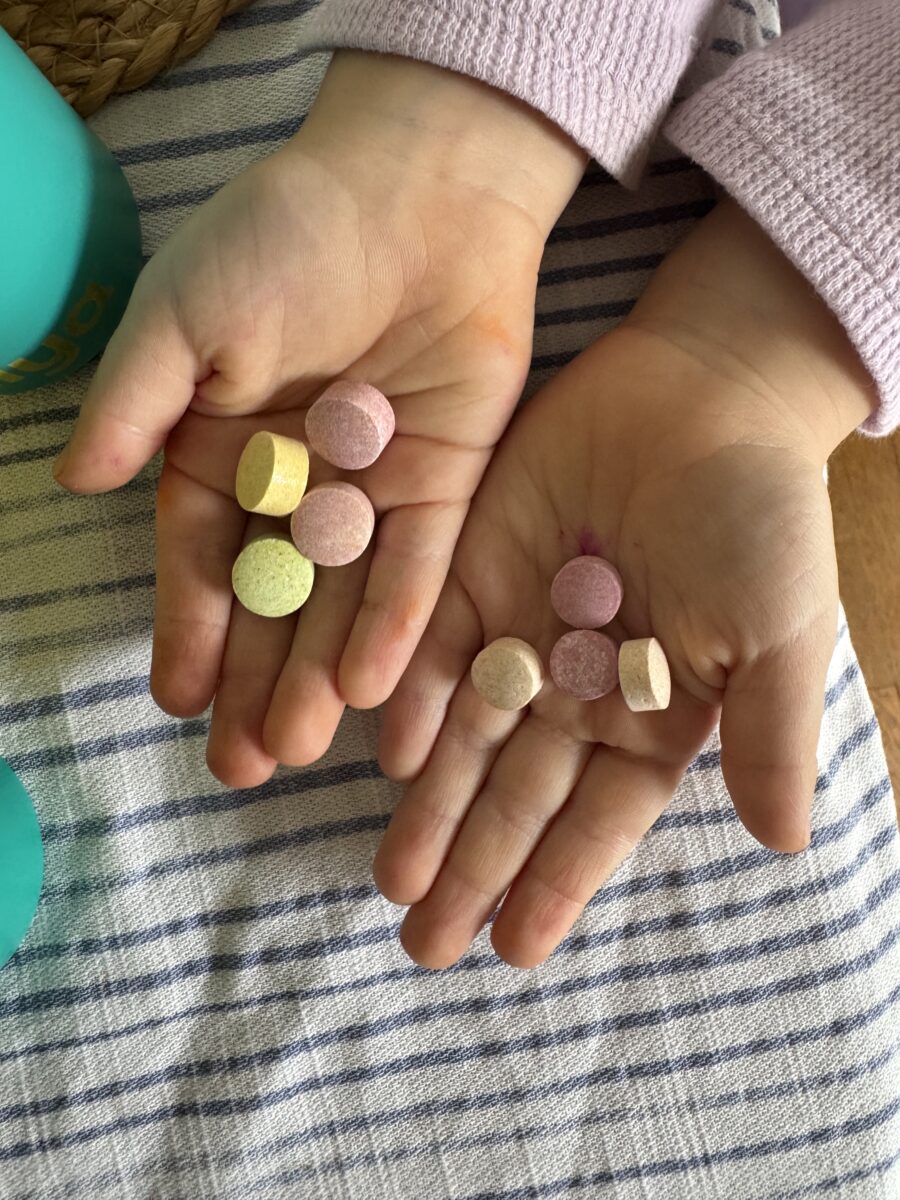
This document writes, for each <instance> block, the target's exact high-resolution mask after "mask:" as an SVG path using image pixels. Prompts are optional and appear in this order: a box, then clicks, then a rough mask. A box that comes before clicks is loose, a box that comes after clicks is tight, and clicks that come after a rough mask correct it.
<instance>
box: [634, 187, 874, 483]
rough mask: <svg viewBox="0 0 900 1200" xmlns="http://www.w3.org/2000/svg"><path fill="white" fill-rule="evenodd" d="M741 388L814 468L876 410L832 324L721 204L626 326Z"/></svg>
mask: <svg viewBox="0 0 900 1200" xmlns="http://www.w3.org/2000/svg"><path fill="white" fill-rule="evenodd" d="M630 319H633V320H634V322H635V323H636V324H642V323H644V324H648V323H649V324H656V325H658V324H662V325H665V326H666V328H667V329H668V330H670V331H671V332H672V336H673V337H674V338H675V339H676V340H678V341H679V342H680V343H681V344H682V345H683V346H684V348H685V349H687V350H688V351H691V352H697V353H699V354H701V355H702V356H703V357H705V358H706V359H707V360H708V361H711V362H712V364H713V365H714V366H715V368H716V369H717V370H719V371H720V372H721V373H722V374H724V375H727V377H728V378H729V379H732V380H738V381H740V382H741V383H742V384H743V385H744V386H745V387H746V388H747V389H748V390H749V391H752V392H753V393H754V395H755V396H757V397H759V398H760V399H761V400H767V401H768V402H769V405H770V408H769V410H768V411H771V412H773V413H774V414H775V416H776V418H777V419H780V420H781V421H782V422H783V427H784V429H785V430H786V431H787V432H789V433H790V432H793V433H795V434H796V436H797V437H798V438H800V439H801V440H802V441H804V442H805V446H806V449H808V450H809V452H810V453H812V454H813V455H814V456H815V457H816V459H817V460H821V461H822V462H823V463H824V461H825V460H826V459H827V458H828V456H829V455H830V454H831V452H832V451H833V450H834V449H835V447H836V446H837V445H838V444H839V443H840V442H841V441H843V439H844V438H845V437H847V436H848V435H849V434H850V433H851V432H852V431H853V430H854V429H855V428H856V427H857V426H858V425H860V424H861V423H862V422H863V421H864V420H865V419H866V418H867V417H868V416H869V414H870V413H871V411H872V409H873V408H874V407H875V404H876V403H877V395H876V391H875V386H874V384H873V381H872V379H871V377H870V375H869V374H868V372H867V371H866V369H865V367H864V366H863V364H862V362H861V360H860V358H859V356H858V354H857V352H856V349H855V347H854V346H853V344H852V343H851V341H850V339H849V337H848V335H847V333H846V331H845V330H844V328H843V327H842V326H841V324H840V323H839V321H838V320H837V318H836V317H835V316H834V314H833V313H832V312H831V310H830V309H829V308H828V306H827V305H826V304H825V302H824V300H822V299H821V297H820V296H819V295H818V294H817V293H816V292H815V290H814V289H813V288H812V286H811V285H810V284H809V282H808V281H807V279H806V278H805V277H804V276H803V275H802V274H801V273H800V271H798V270H797V268H796V267H794V265H793V264H792V263H791V262H790V260H789V259H788V258H787V257H786V256H785V255H784V254H783V253H782V252H781V250H779V248H778V247H777V246H776V245H775V243H774V242H772V240H771V239H770V238H769V237H768V235H767V234H766V233H765V231H764V230H763V229H761V228H760V226H759V225H758V224H757V223H756V222H755V221H754V220H753V219H752V218H751V217H750V216H749V215H748V214H747V213H746V212H744V210H743V209H741V208H740V207H739V206H738V205H737V204H735V203H734V202H733V201H731V200H725V201H723V202H722V203H720V204H719V205H718V206H717V208H716V209H715V210H714V211H713V212H712V213H711V214H710V215H709V216H708V217H706V218H705V219H704V220H703V221H701V222H700V223H699V224H698V225H697V226H696V227H695V229H694V230H693V231H692V232H691V234H690V235H689V236H688V237H687V238H686V239H685V241H684V242H683V243H682V244H681V245H680V246H679V247H678V249H677V250H676V251H674V252H673V254H672V255H671V256H670V257H669V259H668V260H667V261H666V262H665V263H664V264H663V266H662V267H661V268H660V271H659V272H658V273H657V276H656V277H655V278H654V280H653V282H652V283H651V285H650V287H649V288H648V289H647V292H646V293H645V296H644V297H643V298H642V300H641V302H640V304H639V305H638V306H637V307H636V308H635V310H634V313H633V316H632V318H630Z"/></svg>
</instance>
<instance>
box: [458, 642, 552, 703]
mask: <svg viewBox="0 0 900 1200" xmlns="http://www.w3.org/2000/svg"><path fill="white" fill-rule="evenodd" d="M472 683H473V684H474V687H475V691H476V692H477V693H478V695H479V696H481V698H482V700H486V701H487V703H488V704H490V705H491V707H492V708H502V709H504V710H506V711H508V712H513V711H515V710H516V709H519V708H524V707H525V706H526V705H527V704H530V703H531V701H532V700H533V699H534V698H535V696H536V695H537V694H538V692H539V691H540V690H541V688H542V687H543V686H544V668H543V665H542V663H541V658H540V655H539V654H538V652H537V651H536V650H535V649H534V648H533V647H532V646H529V645H528V643H527V642H523V641H522V640H521V638H514V637H502V638H497V640H496V641H493V642H491V644H490V645H489V646H485V648H484V649H483V650H482V651H481V653H480V654H479V655H478V657H477V658H476V659H475V661H474V662H473V663H472Z"/></svg>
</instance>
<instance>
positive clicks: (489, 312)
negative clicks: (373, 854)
mask: <svg viewBox="0 0 900 1200" xmlns="http://www.w3.org/2000/svg"><path fill="white" fill-rule="evenodd" d="M583 166H584V158H583V156H582V154H581V152H580V151H578V150H577V148H576V147H575V146H574V144H572V143H571V142H570V141H569V140H568V139H567V138H566V137H565V136H564V135H562V134H561V133H560V132H559V131H558V130H557V129H556V128H555V127H553V126H551V125H550V124H549V123H548V122H546V121H545V120H544V119H543V118H542V117H540V116H539V115H537V114H536V113H533V112H532V111H531V110H529V109H526V108H525V107H524V106H522V105H519V104H518V103H517V102H515V101H513V100H511V99H509V98H508V97H506V96H504V95H502V94H501V93H499V92H495V91H493V90H491V89H489V88H487V87H484V86H483V85H481V84H478V83H475V82H473V81H471V80H468V79H464V78H463V77H461V76H456V75H453V74H451V73H449V72H445V71H441V70H439V69H437V68H433V67H429V66H425V65H422V64H419V63H414V62H409V61H405V60H400V59H392V58H388V57H383V56H374V55H365V54H353V53H347V54H339V55H337V56H336V58H335V60H334V61H333V63H332V66H331V68H330V69H329V72H328V74H327V76H326V79H325V82H324V84H323V87H322V90H321V93H320V95H319V98H318V99H317V101H316V103H315V105H314V107H313V110H312V112H311V113H310V115H309V117H308V118H307V120H306V122H305V124H304V126H303V128H302V129H301V130H300V131H299V133H298V134H297V135H296V136H295V137H294V138H293V139H292V141H291V142H290V143H288V144H287V145H286V146H285V147H284V148H283V149H281V150H279V151H278V152H277V153H276V154H274V155H273V156H272V157H271V158H269V159H267V160H265V161H263V162H260V163H258V164H256V165H255V166H253V167H251V168H250V169H249V170H247V171H245V172H244V173H243V174H242V175H241V176H239V177H238V178H237V179H235V180H234V181H233V182H232V183H230V184H229V185H228V186H226V187H225V188H224V189H223V190H222V191H221V192H220V193H219V194H218V195H216V196H215V197H214V198H213V199H212V200H211V201H210V202H209V203H207V204H206V205H204V206H203V208H201V209H200V210H199V211H198V212H197V213H196V214H194V215H193V216H192V217H191V218H190V219H189V220H188V221H187V222H186V223H185V224H184V225H183V226H182V228H181V229H180V230H179V231H178V232H177V233H176V234H175V236H174V237H173V238H172V239H171V240H170V241H169V242H168V243H167V244H166V245H165V246H164V247H163V248H162V250H161V251H160V252H159V253H158V254H157V255H156V256H155V257H154V258H153V260H152V261H151V263H150V264H149V265H148V267H147V269H146V270H145V272H144V274H143V275H142V277H141V279H140V281H139V283H138V286H137V289H136V291H135V293H134V296H133V298H132V301H131V304H130V306H129V309H128V311H127V313H126V316H125V319H124V321H123V323H122V325H121V327H120V329H119V331H118V332H117V333H116V335H115V337H114V339H113V340H112V342H111V344H110V346H109V348H108V350H107V352H106V354H105V356H104V358H103V360H102V362H101V364H100V366H99V369H98V371H97V374H96V377H95V379H94V381H93V383H92V385H91V387H90V390H89V392H88V395H87V397H86V399H85V401H84V405H83V409H82V413H81V416H80V418H79V420H78V423H77V425H76V427H75V430H74V432H73V434H72V438H71V441H70V445H69V448H68V452H67V454H66V455H65V459H64V460H63V462H62V463H61V464H60V466H59V468H58V473H57V478H58V480H59V482H60V483H62V484H63V486H65V487H67V488H70V489H71V490H72V491H75V492H98V491H104V490H107V489H110V488H114V487H118V486H120V485H122V484H124V483H126V482H127V481H128V480H129V479H131V478H132V477H133V476H134V475H135V474H136V473H137V472H138V471H139V470H140V469H141V468H142V467H143V466H144V465H145V464H146V463H147V461H148V460H149V459H150V458H151V457H152V456H153V455H154V454H155V453H156V452H157V451H158V450H159V449H160V448H161V447H162V446H163V445H164V444H165V446H166V461H165V465H164V468H163V473H162V478H161V481H160V487H159V496H158V506H157V602H156V622H155V633H154V655H153V670H152V690H153V694H154V696H155V698H156V699H157V701H158V703H159V704H160V705H161V706H162V707H163V708H164V709H166V710H167V711H169V712H171V713H174V714H177V715H184V716H187V715H192V714H195V713H197V712H200V711H202V710H203V709H204V708H205V707H206V706H207V704H208V703H209V702H210V700H211V699H212V698H213V694H214V693H215V694H216V702H215V707H214V712H213V720H212V729H211V733H210V742H209V752H208V758H209V762H210V766H211V767H212V769H213V771H214V772H215V773H216V774H217V775H218V776H219V777H220V778H221V779H223V780H224V781H225V782H227V783H229V784H231V785H233V786H251V785H254V784H256V783H259V782H261V781H262V780H264V779H265V778H267V777H268V776H269V775H270V774H271V772H272V770H274V767H275V765H276V762H277V761H282V762H287V763H296V764H303V763H307V762H310V761H312V760H313V759H315V758H317V757H318V756H319V755H320V754H322V753H323V752H324V750H325V749H326V748H327V746H328V744H329V742H330V740H331V737H332V735H333V732H334V729H335V727H336V725H337V722H338V720H339V719H340V715H341V712H342V709H343V706H344V703H345V702H348V703H351V704H353V705H356V706H359V707H370V706H373V705H376V704H378V703H380V702H381V701H382V700H384V699H385V698H386V696H387V695H388V694H389V693H390V691H391V690H392V688H393V686H394V683H395V682H396V680H397V679H398V678H399V676H400V674H401V673H402V671H403V668H404V667H405V665H406V663H407V661H408V659H409V657H410V655H411V653H412V651H413V649H414V648H415V645H416V643H417V641H418V639H419V636H420V634H421V632H422V630H423V629H424V627H425V625H426V623H427V621H428V618H429V616H430V614H431V610H432V608H433V606H434V603H435V600H436V598H437V595H438V593H439V591H440V588H441V585H442V583H443V580H444V577H445V574H446V571H447V567H448V564H449V561H450V557H451V555H452V552H453V548H454V545H455V543H456V539H457V536H458V534H459V530H460V528H461V526H462V522H463V519H464V517H465V515H466V511H467V509H468V505H469V501H470V498H471V496H472V494H473V492H474V491H475V488H476V487H477V485H478V482H479V480H480V479H481V476H482V473H483V472H484V469H485V467H486V465H487V463H488V460H489V458H490V454H491V451H492V449H493V447H494V445H495V443H496V442H497V440H498V438H499V437H500V434H501V433H502V432H503V429H504V428H505V426H506V424H507V421H508V420H509V417H510V415H511V413H512V411H513V408H514V406H515V403H516V401H517V399H518V397H519V394H520V391H521V388H522V385H523V383H524V380H525V377H526V373H527V370H528V364H529V359H530V350H531V341H532V330H533V321H534V298H535V289H536V282H537V270H538V265H539V262H540V258H541V254H542V251H543V246H544V242H545V240H546V237H547V234H548V233H549V231H550V229H551V228H552V226H553V224H554V222H555V220H556V219H557V217H558V215H559V213H560V211H561V209H562V208H563V206H564V205H565V203H566V201H567V199H568V197H569V195H570V194H571V192H572V191H574V188H575V187H576V185H577V182H578V179H579V177H580V174H581V171H582V170H583ZM336 377H342V378H349V379H360V380H365V381H367V382H369V383H372V384H374V385H375V386H377V387H379V388H380V389H381V390H382V391H384V392H385V393H386V394H387V395H388V396H389V397H390V398H391V401H392V403H393V405H394V408H395V411H396V415H397V435H396V437H395V438H394V440H393V441H392V442H391V444H390V445H389V447H388V449H387V450H386V452H385V453H384V455H383V456H382V457H381V459H380V460H379V461H378V462H377V463H376V464H375V465H374V466H373V467H371V468H369V469H368V470H367V471H366V472H364V473H362V474H361V475H359V476H357V477H356V478H357V481H358V482H359V483H360V485H361V486H362V487H363V488H364V489H365V490H366V491H367V492H368V494H369V495H370V496H371V498H372V501H373V503H374V504H375V507H376V511H377V512H378V513H379V515H380V516H381V524H380V528H379V533H378V538H377V544H376V547H375V549H374V553H370V554H369V555H368V556H367V557H365V558H364V559H362V560H360V561H359V562H358V563H356V564H353V565H351V566H350V567H344V568H340V569H339V570H336V571H335V570H331V571H329V570H322V571H320V572H319V575H318V579H317V585H316V588H315V589H314V592H313V596H312V598H311V599H310V601H309V602H308V604H307V606H306V607H305V608H304V609H303V610H302V613H301V618H302V619H301V620H300V621H299V623H298V622H297V620H296V619H295V618H284V619H282V620H278V621H266V620H264V619H262V618H259V617H254V616H252V615H251V614H249V613H248V612H246V611H245V610H244V609H242V608H241V607H240V606H239V605H237V604H235V605H234V606H232V596H231V588H230V571H231V565H232V563H233V561H234V558H235V557H236V555H237V553H238V551H239V549H240V546H241V543H242V541H243V540H244V539H245V538H246V537H249V536H251V535H252V533H253V532H254V530H255V529H258V527H259V520H258V519H256V518H253V519H251V520H250V521H249V522H247V520H246V514H245V513H243V512H242V511H241V510H240V509H239V508H238V506H237V504H236V502H235V501H234V498H233V496H234V491H233V483H234V471H235V466H236V463H237V459H238V457H239V454H240V451H241V449H242V447H243V445H244V444H245V442H246V440H247V438H248V437H249V436H250V435H251V434H252V433H253V432H254V431H255V430H257V429H261V428H268V429H273V430H276V431H279V432H283V433H288V434H291V435H293V436H296V437H301V438H302V437H303V428H304V417H305V410H306V408H307V407H308V405H309V403H310V402H311V400H312V399H314V398H315V396H316V394H317V393H318V392H319V391H321V389H322V386H323V385H324V384H325V383H327V382H328V381H330V380H332V379H334V378H336ZM223 418H227V419H223Z"/></svg>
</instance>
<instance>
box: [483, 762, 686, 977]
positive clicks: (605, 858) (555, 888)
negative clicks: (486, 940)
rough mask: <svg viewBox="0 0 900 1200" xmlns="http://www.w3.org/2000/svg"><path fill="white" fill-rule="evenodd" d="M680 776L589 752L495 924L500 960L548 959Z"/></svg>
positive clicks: (666, 768) (667, 766) (656, 765)
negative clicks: (576, 780) (588, 756)
mask: <svg viewBox="0 0 900 1200" xmlns="http://www.w3.org/2000/svg"><path fill="white" fill-rule="evenodd" d="M682 773H683V767H681V766H676V765H673V764H672V763H661V762H654V761H651V760H648V759H640V758H635V757H633V756H632V755H631V754H629V753H627V752H624V751H620V750H612V749H610V748H608V747H606V746H601V747H598V748H597V749H596V750H595V751H594V754H593V756H592V758H591V760H590V762H589V763H588V765H587V767H586V769H585V771H584V774H583V775H582V776H581V778H580V779H579V781H578V783H577V784H576V786H575V790H574V792H573V793H572V796H571V797H570V799H569V801H568V803H567V804H566V805H565V807H564V808H563V809H562V811H561V812H560V814H559V816H558V817H557V818H556V820H555V821H554V822H553V824H552V825H551V826H550V828H549V829H548V830H547V832H546V833H545V834H544V837H543V838H542V839H541V842H540V844H539V845H538V847H537V849H536V850H535V852H534V854H532V856H531V858H530V859H529V860H528V863H527V864H526V866H525V868H524V870H523V871H522V873H521V874H520V875H519V877H518V879H516V880H515V882H514V883H513V885H512V887H511V888H510V889H509V892H508V893H507V896H506V899H505V900H504V902H503V906H502V908H501V909H500V912H499V914H498V915H497V917H496V919H495V921H494V925H493V929H492V930H491V942H492V944H493V946H494V949H495V950H496V951H497V953H498V954H499V955H500V957H501V958H503V959H505V960H506V962H508V963H510V964H511V965H512V966H516V967H536V966H538V965H539V964H540V963H542V962H543V961H544V959H546V958H548V957H549V955H550V954H552V953H553V951H554V950H555V949H556V947H557V946H558V945H559V943H560V942H561V941H562V940H563V938H564V937H565V936H566V934H567V933H568V932H569V930H570V929H571V928H572V926H573V925H574V924H575V922H576V921H577V920H578V918H579V916H580V915H581V913H582V910H583V909H584V907H585V905H586V904H588V903H589V901H590V900H591V899H592V897H593V896H594V894H595V893H596V892H597V891H598V890H599V889H600V888H601V887H602V886H603V884H604V883H605V882H606V880H607V879H608V878H609V877H610V875H612V873H613V872H614V871H615V869H616V867H618V865H619V863H621V862H622V860H623V859H624V858H626V857H627V855H629V854H630V853H631V851H632V850H633V849H634V847H635V846H636V845H637V843H638V842H639V841H640V840H641V838H642V837H643V836H644V834H645V833H646V832H647V830H648V829H649V828H650V826H651V825H652V824H653V822H654V821H655V820H656V819H657V817H658V816H659V814H660V813H661V812H662V811H663V809H664V808H665V807H666V806H667V805H668V803H669V801H670V800H671V798H672V795H673V793H674V791H675V788H676V787H677V785H678V780H679V779H680V778H681V775H682Z"/></svg>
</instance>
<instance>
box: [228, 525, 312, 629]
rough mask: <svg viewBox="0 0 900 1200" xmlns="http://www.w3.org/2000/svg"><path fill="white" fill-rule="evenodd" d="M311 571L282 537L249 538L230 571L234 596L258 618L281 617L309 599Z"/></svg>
mask: <svg viewBox="0 0 900 1200" xmlns="http://www.w3.org/2000/svg"><path fill="white" fill-rule="evenodd" d="M314 576H315V567H314V566H313V565H312V563H311V562H310V561H309V559H308V558H304V556H303V555H302V554H301V553H300V551H299V550H298V549H297V547H296V546H295V545H294V543H293V542H292V541H291V539H290V538H289V537H288V536H287V534H284V533H264V534H261V535H260V536H259V537H255V538H253V540H252V541H249V542H248V543H247V545H246V546H245V547H244V548H243V550H242V551H241V552H240V554H239V555H238V556H237V559H236V560H235V563H234V567H233V568H232V571H231V584H232V587H233V588H234V594H235V595H236V596H237V598H238V600H240V602H241V604H243V606H244V608H248V609H249V610H250V612H252V613H256V614H257V615H258V616H260V617H284V616H287V614H288V613H292V612H296V611H297V609H298V608H300V607H301V606H302V605H303V604H305V603H306V601H307V600H308V599H309V593H310V592H311V591H312V585H313V578H314Z"/></svg>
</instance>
